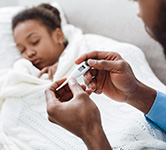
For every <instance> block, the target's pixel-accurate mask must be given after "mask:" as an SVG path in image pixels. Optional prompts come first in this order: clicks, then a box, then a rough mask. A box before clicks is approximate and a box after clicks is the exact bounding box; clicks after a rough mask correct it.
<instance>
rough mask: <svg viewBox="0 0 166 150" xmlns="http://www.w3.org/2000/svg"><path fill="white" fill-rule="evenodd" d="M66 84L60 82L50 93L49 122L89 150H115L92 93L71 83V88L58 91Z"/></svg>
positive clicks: (48, 104)
mask: <svg viewBox="0 0 166 150" xmlns="http://www.w3.org/2000/svg"><path fill="white" fill-rule="evenodd" d="M64 81H65V79H62V80H59V81H57V82H55V83H54V84H53V85H52V86H51V87H50V88H49V89H47V90H46V100H47V112H48V119H49V120H50V121H51V122H53V123H56V124H58V125H60V126H62V127H64V128H65V129H67V130H69V131H70V132H72V133H73V134H75V135H77V136H78V137H80V138H81V139H82V140H83V141H84V142H85V144H86V145H87V147H88V150H111V146H110V145H109V142H108V140H107V138H106V136H105V133H104V131H103V128H102V125H101V118H100V112H99V110H98V108H97V106H96V105H95V104H94V103H93V101H92V100H91V99H90V98H89V94H91V90H85V86H83V85H82V86H80V85H79V84H78V83H77V81H76V80H75V79H71V80H69V82H68V85H69V87H68V86H65V87H64V88H62V89H60V90H58V91H56V89H57V88H58V87H59V86H60V85H61V84H62V83H63V82H64ZM70 89H71V90H70ZM66 100H67V101H66ZM65 101H66V102H65Z"/></svg>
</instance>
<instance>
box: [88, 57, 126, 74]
mask: <svg viewBox="0 0 166 150" xmlns="http://www.w3.org/2000/svg"><path fill="white" fill-rule="evenodd" d="M88 64H89V66H91V67H94V68H95V69H98V70H106V71H111V72H114V73H120V72H121V71H123V69H124V68H125V67H126V64H127V63H126V62H125V61H124V60H117V61H114V60H113V61H112V60H95V59H89V60H88Z"/></svg>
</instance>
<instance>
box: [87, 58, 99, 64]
mask: <svg viewBox="0 0 166 150" xmlns="http://www.w3.org/2000/svg"><path fill="white" fill-rule="evenodd" d="M96 62H97V61H96V60H93V59H89V60H88V63H89V65H95V64H96Z"/></svg>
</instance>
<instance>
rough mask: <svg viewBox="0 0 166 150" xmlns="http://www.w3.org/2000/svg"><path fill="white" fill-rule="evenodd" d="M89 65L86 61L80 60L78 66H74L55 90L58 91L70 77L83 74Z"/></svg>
mask: <svg viewBox="0 0 166 150" xmlns="http://www.w3.org/2000/svg"><path fill="white" fill-rule="evenodd" d="M90 68H91V67H90V66H89V65H88V63H87V61H84V62H82V63H81V64H80V65H79V66H78V67H76V68H75V69H74V70H73V71H72V73H71V74H70V75H69V77H68V78H67V80H66V81H65V82H63V84H61V85H60V86H59V87H58V88H57V89H56V90H57V91H58V90H59V89H60V88H62V87H63V86H64V85H66V84H67V83H68V81H69V79H70V78H78V77H80V76H81V75H83V74H85V73H86V72H87V71H88V70H89V69H90Z"/></svg>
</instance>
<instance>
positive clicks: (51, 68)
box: [38, 63, 58, 80]
mask: <svg viewBox="0 0 166 150" xmlns="http://www.w3.org/2000/svg"><path fill="white" fill-rule="evenodd" d="M57 66H58V63H55V64H54V65H52V66H48V67H44V68H43V69H42V70H41V72H40V74H39V75H38V78H40V77H41V76H42V75H43V74H44V73H48V76H49V79H50V80H53V76H54V74H55V72H56V70H57Z"/></svg>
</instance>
